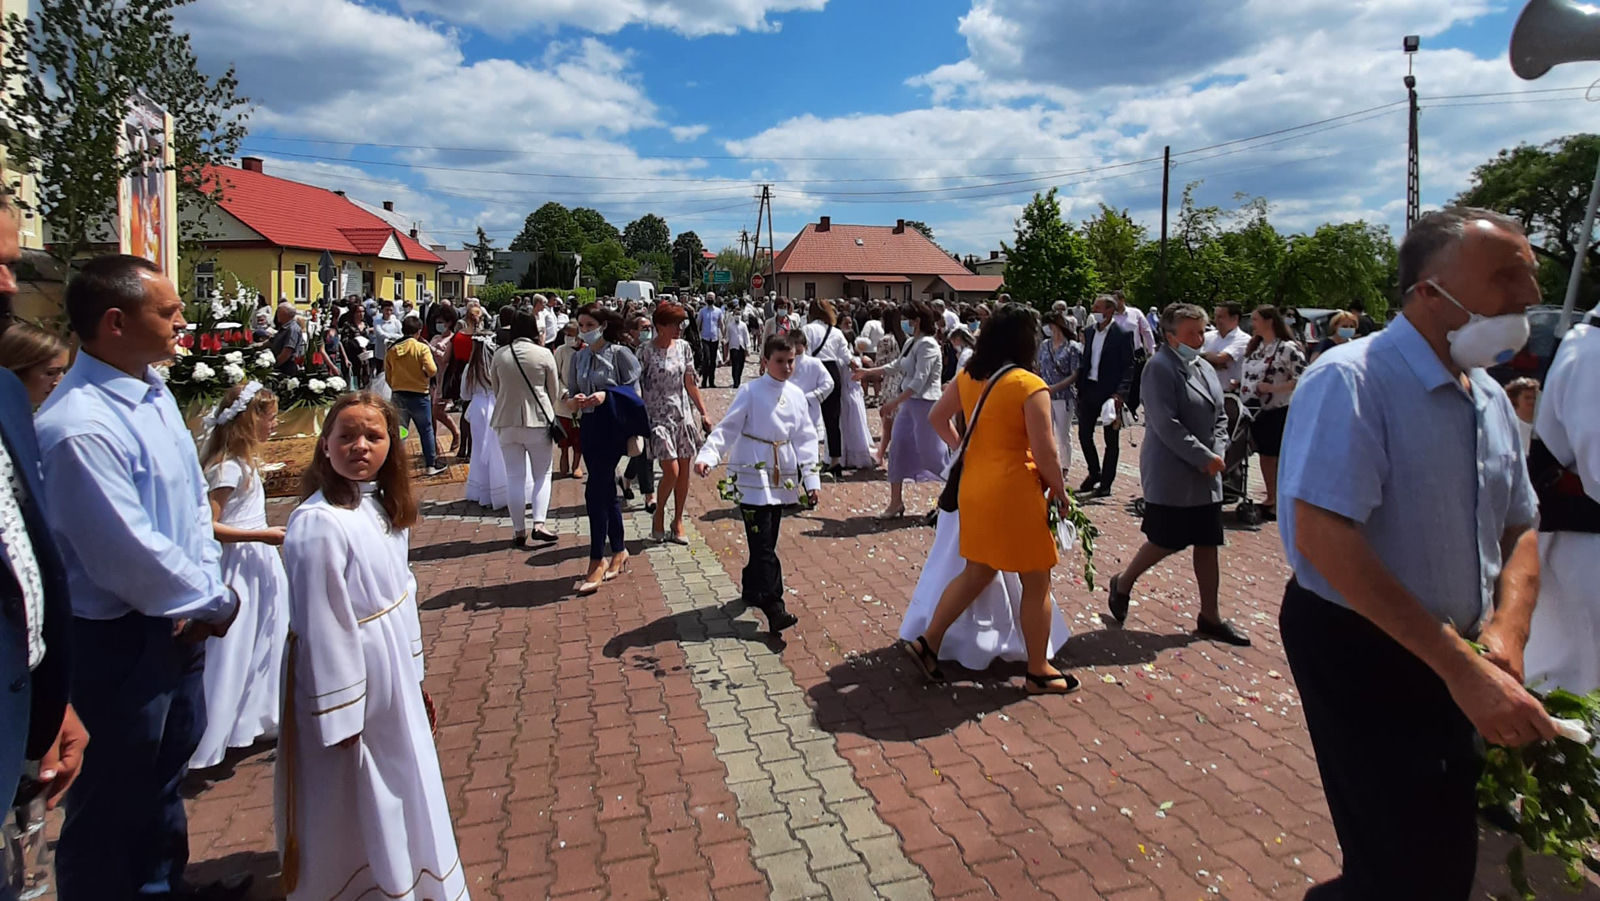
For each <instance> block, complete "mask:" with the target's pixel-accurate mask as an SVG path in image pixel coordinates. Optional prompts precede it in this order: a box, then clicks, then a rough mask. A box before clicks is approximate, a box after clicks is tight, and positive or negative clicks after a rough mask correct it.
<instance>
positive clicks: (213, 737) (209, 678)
mask: <svg viewBox="0 0 1600 901" xmlns="http://www.w3.org/2000/svg"><path fill="white" fill-rule="evenodd" d="M277 421H278V399H277V398H276V397H275V396H273V394H272V392H271V391H268V390H266V389H265V388H263V387H261V383H260V382H250V383H249V384H245V385H238V386H236V387H233V388H230V389H228V391H227V392H226V393H225V394H223V395H222V400H221V401H220V402H218V404H217V410H216V412H215V413H214V414H212V416H211V417H210V422H209V423H208V424H209V425H210V426H211V435H210V437H209V438H207V439H206V446H205V453H204V454H203V456H202V457H201V460H202V461H203V465H204V467H205V477H206V490H207V491H208V492H209V494H208V497H209V499H210V501H211V518H212V521H213V526H212V529H213V531H214V532H215V534H216V536H217V541H219V542H221V543H222V559H221V564H222V580H223V581H224V582H226V583H227V584H228V587H229V588H231V589H233V591H234V593H235V594H237V595H238V596H239V618H238V619H237V620H236V621H235V622H234V625H233V628H231V629H229V630H228V634H227V635H224V636H223V637H221V638H208V639H206V669H205V686H206V731H205V733H204V734H203V735H201V737H200V745H199V747H197V748H195V752H194V756H192V757H190V758H189V766H191V767H194V768H196V769H200V768H204V767H208V766H216V765H217V764H219V763H221V762H222V758H223V755H225V754H226V753H227V752H228V749H229V748H248V747H250V746H251V745H253V744H255V742H256V740H257V739H262V738H276V737H277V735H278V678H279V676H280V670H281V669H282V666H283V643H284V640H285V638H286V637H287V636H288V634H289V580H288V577H287V576H286V575H284V571H283V559H282V558H281V557H279V556H278V552H277V550H276V549H275V548H276V546H277V545H281V544H283V530H282V529H274V528H269V527H268V526H267V495H266V492H265V491H264V490H263V488H262V485H261V460H260V449H261V444H262V442H264V441H266V440H267V439H268V438H269V437H271V436H272V429H273V426H275V425H276V424H277Z"/></svg>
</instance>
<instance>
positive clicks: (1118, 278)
mask: <svg viewBox="0 0 1600 901" xmlns="http://www.w3.org/2000/svg"><path fill="white" fill-rule="evenodd" d="M1083 240H1084V242H1085V243H1087V244H1088V246H1089V256H1090V258H1091V259H1093V260H1094V268H1095V271H1096V272H1098V273H1100V280H1101V282H1102V283H1103V284H1105V285H1107V286H1110V287H1113V288H1121V287H1123V286H1125V285H1129V284H1132V283H1133V282H1135V281H1137V280H1138V277H1139V275H1140V272H1139V270H1138V266H1139V262H1140V256H1139V248H1140V247H1141V246H1142V245H1143V244H1144V243H1145V240H1146V237H1145V228H1144V226H1142V225H1140V224H1138V223H1137V222H1134V221H1133V217H1131V216H1129V215H1128V211H1127V210H1125V209H1124V210H1122V211H1120V212H1119V211H1117V210H1115V209H1112V208H1111V207H1108V206H1106V205H1105V204H1103V203H1102V204H1100V214H1099V215H1098V216H1095V217H1094V218H1093V219H1085V220H1084V221H1083Z"/></svg>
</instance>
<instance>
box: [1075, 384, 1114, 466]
mask: <svg viewBox="0 0 1600 901" xmlns="http://www.w3.org/2000/svg"><path fill="white" fill-rule="evenodd" d="M1087 385H1088V387H1086V388H1085V389H1084V390H1083V392H1082V393H1081V394H1080V395H1079V398H1080V402H1079V404H1078V444H1079V446H1080V447H1081V448H1082V449H1083V464H1084V465H1085V466H1087V467H1089V479H1088V481H1090V482H1093V483H1094V484H1095V485H1097V486H1099V487H1101V488H1108V489H1109V488H1110V487H1111V483H1112V482H1115V481H1116V480H1117V460H1118V459H1119V458H1120V457H1121V456H1122V429H1120V428H1112V427H1110V426H1106V427H1104V428H1103V429H1101V431H1103V432H1105V442H1106V458H1105V460H1104V461H1102V460H1101V459H1100V451H1099V450H1098V449H1097V448H1096V447H1095V446H1094V430H1095V424H1096V423H1097V422H1099V421H1100V408H1101V407H1103V406H1105V404H1106V401H1108V400H1110V399H1111V395H1110V394H1108V393H1104V392H1102V391H1100V390H1099V389H1097V388H1096V387H1095V383H1094V382H1089V383H1087Z"/></svg>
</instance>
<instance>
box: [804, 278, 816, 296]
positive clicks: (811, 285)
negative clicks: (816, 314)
mask: <svg viewBox="0 0 1600 901" xmlns="http://www.w3.org/2000/svg"><path fill="white" fill-rule="evenodd" d="M816 299H817V283H816V282H806V300H816Z"/></svg>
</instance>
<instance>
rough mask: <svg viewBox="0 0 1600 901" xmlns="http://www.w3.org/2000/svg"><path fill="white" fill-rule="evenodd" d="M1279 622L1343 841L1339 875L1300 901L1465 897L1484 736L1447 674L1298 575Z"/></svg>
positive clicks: (1474, 849) (1457, 900) (1474, 852)
mask: <svg viewBox="0 0 1600 901" xmlns="http://www.w3.org/2000/svg"><path fill="white" fill-rule="evenodd" d="M1278 625H1279V628H1280V629H1281V631H1282V634H1283V648H1284V651H1285V652H1287V654H1288V657H1289V669H1290V670H1291V671H1292V672H1293V674H1294V681H1295V685H1296V686H1297V687H1298V688H1299V689H1300V699H1301V703H1302V706H1303V707H1304V708H1305V714H1306V725H1307V726H1309V727H1310V730H1311V746H1312V748H1313V750H1315V752H1316V755H1317V769H1318V771H1320V773H1321V774H1322V786H1323V790H1324V792H1326V794H1327V796H1328V809H1329V811H1330V812H1332V814H1333V826H1334V829H1335V830H1336V831H1337V832H1338V834H1339V844H1340V846H1341V847H1343V849H1344V873H1343V875H1341V876H1340V877H1339V878H1337V879H1335V880H1333V881H1331V882H1327V883H1324V884H1323V885H1320V886H1317V887H1315V888H1313V889H1312V890H1311V891H1309V892H1307V893H1306V898H1307V899H1308V901H1345V899H1348V901H1466V899H1467V896H1468V895H1469V894H1470V893H1471V891H1472V879H1473V873H1474V870H1475V869H1476V867H1477V859H1478V825H1477V798H1476V790H1477V784H1478V777H1479V775H1480V774H1481V773H1482V771H1483V756H1482V743H1481V741H1480V740H1479V738H1478V734H1477V730H1476V729H1474V728H1473V726H1472V723H1471V722H1470V721H1469V720H1468V719H1467V717H1466V715H1465V714H1463V713H1462V712H1461V708H1459V707H1457V706H1456V703H1455V701H1453V700H1452V699H1451V697H1450V691H1449V689H1447V688H1446V687H1445V684H1444V681H1443V680H1441V679H1440V678H1439V676H1438V675H1437V674H1436V673H1434V671H1433V670H1432V669H1430V668H1428V666H1427V665H1426V664H1424V663H1423V662H1422V661H1421V660H1420V659H1418V658H1417V657H1416V656H1415V655H1413V654H1412V653H1411V652H1409V651H1407V650H1406V649H1405V648H1404V647H1402V646H1401V645H1400V644H1399V643H1398V642H1396V641H1395V640H1394V639H1392V638H1390V637H1389V636H1388V635H1387V634H1385V633H1384V632H1383V631H1382V630H1381V629H1379V628H1378V627H1377V626H1375V625H1373V624H1372V622H1371V621H1370V620H1368V619H1367V618H1366V617H1363V616H1361V615H1360V614H1358V613H1356V612H1354V611H1351V610H1347V609H1345V608H1344V607H1340V606H1338V605H1336V604H1333V603H1331V602H1329V601H1327V600H1324V599H1323V598H1321V597H1319V596H1317V595H1316V594H1313V593H1312V592H1310V591H1307V590H1306V589H1304V588H1302V587H1300V584H1299V583H1298V582H1295V581H1290V583H1289V587H1288V588H1287V589H1286V590H1285V591H1284V595H1283V607H1282V609H1281V611H1280V613H1279V616H1278Z"/></svg>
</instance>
